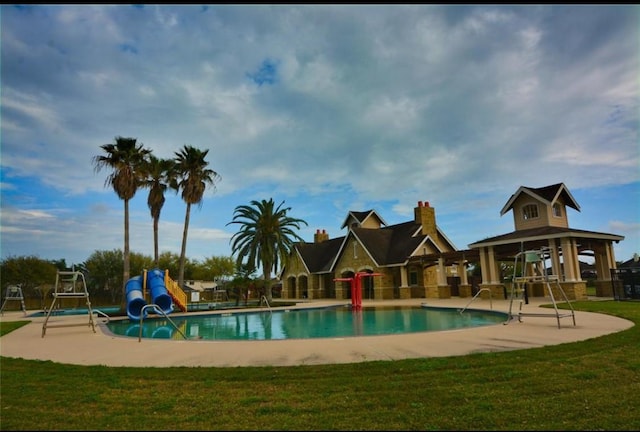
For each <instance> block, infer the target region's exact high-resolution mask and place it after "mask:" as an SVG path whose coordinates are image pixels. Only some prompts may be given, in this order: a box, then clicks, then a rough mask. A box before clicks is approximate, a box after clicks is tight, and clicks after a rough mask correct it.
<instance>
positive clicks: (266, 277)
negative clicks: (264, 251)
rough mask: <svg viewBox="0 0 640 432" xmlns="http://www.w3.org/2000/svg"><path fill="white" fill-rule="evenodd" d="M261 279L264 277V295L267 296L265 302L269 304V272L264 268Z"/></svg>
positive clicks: (270, 296)
mask: <svg viewBox="0 0 640 432" xmlns="http://www.w3.org/2000/svg"><path fill="white" fill-rule="evenodd" d="M263 266H264V264H263ZM262 277H264V294H265V295H266V296H267V301H268V302H269V304H271V299H272V298H273V296H272V294H271V270H269V269H267V268H266V267H264V268H263V269H262ZM260 300H262V299H260Z"/></svg>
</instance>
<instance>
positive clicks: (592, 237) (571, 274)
mask: <svg viewBox="0 0 640 432" xmlns="http://www.w3.org/2000/svg"><path fill="white" fill-rule="evenodd" d="M570 208H571V209H574V210H576V211H580V206H579V205H578V203H577V202H576V200H575V199H574V197H573V196H572V195H571V193H570V192H569V189H567V187H566V186H565V185H564V183H557V184H553V185H550V186H545V187H540V188H532V187H526V186H521V187H520V188H519V189H518V190H517V191H516V192H515V193H514V194H513V195H511V197H510V198H509V200H508V201H507V202H506V204H505V205H504V206H503V208H502V210H501V211H500V216H503V215H504V214H506V213H508V212H510V211H511V212H512V213H513V222H514V227H515V231H513V232H510V233H508V234H503V235H499V236H495V237H490V238H485V239H484V240H480V241H478V242H475V243H472V244H470V245H469V248H470V249H472V250H476V251H477V252H478V255H479V261H480V267H481V269H482V283H481V285H480V286H481V288H488V289H489V290H490V291H491V292H492V293H494V294H496V295H501V294H500V293H501V292H503V281H501V280H500V271H499V265H500V262H503V261H508V260H511V262H513V257H514V256H516V255H517V254H518V253H519V252H523V251H526V250H539V249H541V248H548V250H549V264H550V265H549V268H550V269H551V273H552V274H554V275H557V276H558V277H559V281H560V285H561V286H562V289H563V290H564V291H565V293H566V294H567V297H568V298H569V299H572V300H573V299H576V300H581V299H586V298H587V294H586V282H585V281H584V280H583V279H582V277H581V274H580V265H579V260H578V258H579V256H581V255H584V256H589V257H593V258H594V259H595V274H596V275H597V278H596V280H595V284H596V295H597V296H611V295H612V288H611V270H612V269H615V268H616V260H615V256H614V253H613V242H616V243H617V242H620V241H622V240H624V237H623V236H620V235H616V234H608V233H602V232H595V231H587V230H581V229H575V228H570V227H569V219H568V216H567V210H568V209H570Z"/></svg>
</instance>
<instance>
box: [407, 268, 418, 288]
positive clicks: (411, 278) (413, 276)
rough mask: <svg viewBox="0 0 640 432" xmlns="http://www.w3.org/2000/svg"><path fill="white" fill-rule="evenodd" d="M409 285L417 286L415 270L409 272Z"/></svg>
mask: <svg viewBox="0 0 640 432" xmlns="http://www.w3.org/2000/svg"><path fill="white" fill-rule="evenodd" d="M409 285H418V272H417V271H415V270H411V271H410V272H409Z"/></svg>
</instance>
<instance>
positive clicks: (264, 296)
mask: <svg viewBox="0 0 640 432" xmlns="http://www.w3.org/2000/svg"><path fill="white" fill-rule="evenodd" d="M263 300H264V303H265V304H266V305H267V307H268V308H269V313H273V311H272V310H271V305H270V304H269V300H268V299H267V296H266V295H263V296H262V297H260V304H259V306H262V301H263Z"/></svg>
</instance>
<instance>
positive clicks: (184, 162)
mask: <svg viewBox="0 0 640 432" xmlns="http://www.w3.org/2000/svg"><path fill="white" fill-rule="evenodd" d="M207 153H209V150H204V151H203V150H200V149H197V148H195V147H193V146H190V145H187V144H185V145H184V147H183V148H182V149H181V150H180V151H177V152H175V155H176V158H175V161H176V177H175V180H174V182H176V183H177V186H176V189H177V190H181V191H182V194H181V196H182V200H183V201H184V202H185V203H186V204H187V209H186V212H185V216H184V229H183V232H182V249H181V250H180V269H179V270H178V285H179V286H180V287H181V288H182V287H183V286H184V267H185V255H186V252H187V234H188V232H189V218H190V215H191V205H192V204H198V205H199V206H201V205H202V197H203V196H204V192H205V190H206V188H207V184H209V185H211V186H212V187H213V188H215V183H216V181H218V180H219V179H220V176H219V175H218V173H216V172H215V171H213V170H212V169H209V168H207V165H209V162H207V161H205V157H206V156H207Z"/></svg>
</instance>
